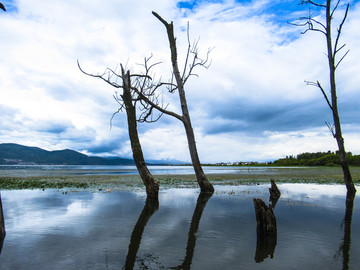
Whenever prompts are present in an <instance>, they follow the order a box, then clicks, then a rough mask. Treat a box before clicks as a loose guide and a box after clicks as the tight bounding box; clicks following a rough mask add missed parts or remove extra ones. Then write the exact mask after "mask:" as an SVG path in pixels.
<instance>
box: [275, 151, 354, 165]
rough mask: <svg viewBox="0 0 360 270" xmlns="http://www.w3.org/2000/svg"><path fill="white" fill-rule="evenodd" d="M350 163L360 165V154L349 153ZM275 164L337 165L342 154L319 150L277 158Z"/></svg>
mask: <svg viewBox="0 0 360 270" xmlns="http://www.w3.org/2000/svg"><path fill="white" fill-rule="evenodd" d="M347 159H348V162H349V165H352V166H360V155H353V154H352V153H351V152H349V153H347ZM272 164H273V165H277V166H298V165H300V166H336V165H340V155H339V153H338V152H336V153H334V152H331V151H328V152H317V153H303V154H299V155H297V156H296V157H294V156H287V157H286V158H282V159H278V160H275V161H274V162H273V163H272Z"/></svg>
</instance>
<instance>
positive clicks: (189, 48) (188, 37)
mask: <svg viewBox="0 0 360 270" xmlns="http://www.w3.org/2000/svg"><path fill="white" fill-rule="evenodd" d="M187 40H188V49H187V53H186V59H185V64H184V71H183V75H182V76H181V78H182V79H183V80H184V78H185V73H186V67H187V63H188V60H189V55H190V50H191V43H190V34H189V22H188V23H187Z"/></svg>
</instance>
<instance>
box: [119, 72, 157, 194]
mask: <svg viewBox="0 0 360 270" xmlns="http://www.w3.org/2000/svg"><path fill="white" fill-rule="evenodd" d="M122 73H123V81H124V88H123V90H124V91H123V95H122V97H123V100H124V104H125V109H126V115H127V119H128V121H127V122H128V129H129V137H130V142H131V149H132V152H133V157H134V161H135V164H136V168H137V169H138V171H139V174H140V177H141V179H142V181H143V183H144V185H145V188H146V194H147V196H149V197H158V193H159V184H158V182H157V181H156V179H155V178H154V177H153V176H152V174H151V173H150V171H149V169H148V168H147V166H146V163H145V160H144V155H143V151H142V148H141V144H140V140H139V136H138V131H137V122H136V108H135V106H134V104H133V100H132V96H131V91H130V90H131V85H130V84H131V82H130V74H129V72H127V73H125V72H124V70H122Z"/></svg>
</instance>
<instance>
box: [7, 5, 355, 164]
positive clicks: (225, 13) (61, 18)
mask: <svg viewBox="0 0 360 270" xmlns="http://www.w3.org/2000/svg"><path fill="white" fill-rule="evenodd" d="M1 2H2V3H3V4H4V5H5V7H6V8H7V12H3V11H2V10H0V40H1V42H0V48H1V50H0V51H1V54H0V115H1V121H0V143H19V144H24V145H29V146H37V147H41V148H44V149H47V150H59V149H65V148H69V149H73V150H77V151H80V152H82V153H85V154H89V155H99V156H121V157H131V149H130V144H129V139H128V134H127V123H126V116H125V113H124V112H123V113H120V114H117V115H116V116H115V118H114V119H113V122H112V128H111V129H110V119H111V117H112V114H113V113H114V112H115V111H116V110H117V109H118V104H117V103H116V102H115V100H114V99H113V94H114V93H115V90H116V89H115V88H113V87H111V86H110V85H108V84H106V83H104V82H103V81H101V80H98V79H95V78H91V77H88V76H86V75H84V74H83V73H81V72H80V70H79V69H78V67H77V60H79V62H80V63H81V66H82V67H83V69H85V70H86V71H88V72H90V73H102V72H103V71H104V70H105V68H106V67H110V68H114V69H115V68H117V67H118V66H119V64H120V63H122V64H124V65H126V66H127V67H128V68H129V69H131V71H133V72H137V71H140V70H141V66H139V65H138V64H139V63H142V61H143V59H144V57H149V56H150V55H153V61H154V62H162V64H161V65H158V66H157V67H156V70H155V71H156V76H157V77H159V78H160V77H161V78H162V79H164V80H167V79H168V78H170V75H171V66H170V64H169V59H170V53H169V46H168V41H167V36H166V31H165V28H164V26H163V25H162V24H161V23H160V22H159V21H158V20H157V19H156V18H155V17H154V16H153V15H152V14H151V11H153V10H154V11H156V12H157V13H159V14H160V15H161V16H162V17H163V18H164V19H166V20H168V21H174V25H175V34H176V37H177V43H178V50H179V61H180V64H181V63H183V62H184V59H185V56H186V55H185V52H186V46H187V39H186V26H187V22H189V24H190V36H191V37H190V39H191V40H194V39H196V38H198V37H200V41H199V53H200V56H205V55H206V52H207V50H208V49H209V48H213V49H212V51H211V54H210V58H211V61H212V62H211V66H210V67H209V68H208V69H201V68H200V69H198V70H197V71H196V73H197V74H198V77H192V78H191V79H190V81H188V83H187V85H186V94H187V99H188V104H189V107H190V114H191V117H192V121H193V127H194V130H195V136H196V141H197V145H198V150H199V154H200V159H201V161H202V162H220V161H224V162H231V161H250V160H252V161H268V160H274V159H277V158H281V157H284V156H286V155H292V154H294V155H296V154H299V153H303V152H313V151H327V150H333V151H334V150H336V149H337V148H336V142H335V140H334V139H333V138H332V135H331V133H330V132H329V130H328V128H327V127H326V125H325V121H328V122H332V116H331V112H330V109H329V108H328V106H327V104H326V102H325V100H324V98H323V96H322V94H321V92H320V90H319V89H317V88H316V87H311V86H307V85H306V83H305V82H304V81H305V80H308V81H316V80H319V81H320V82H321V83H322V85H323V86H324V88H328V70H327V58H326V44H325V40H324V36H323V35H322V34H320V33H315V32H308V33H306V34H305V35H301V31H302V30H304V29H302V28H299V27H295V26H292V25H290V24H288V21H293V20H295V19H297V18H299V17H301V16H307V15H308V14H309V13H310V14H312V15H313V16H319V17H318V18H319V20H321V15H322V14H321V12H320V13H319V10H316V9H310V10H309V8H308V7H307V6H303V5H298V2H299V1H297V0H294V1H288V0H246V1H235V0H209V1H207V0H202V1H201V0H200V1H196V0H194V1H176V0H152V1H147V0H142V1H139V0H107V1H100V0H93V1H88V0H77V1H73V0H71V1H70V0H51V1H40V0H32V1H29V0H14V1H9V0H1ZM345 2H346V1H342V2H341V4H343V3H345ZM359 2H360V1H350V5H351V7H350V12H349V16H348V20H347V21H346V24H345V26H344V29H343V35H342V39H341V41H342V43H346V48H345V50H346V49H350V52H349V54H348V55H347V57H346V58H345V59H344V60H343V62H342V63H341V65H340V66H339V68H338V70H337V82H338V101H339V109H340V113H341V114H340V116H341V119H342V125H343V133H344V138H345V144H346V149H347V151H352V152H353V153H354V154H360V140H359V137H360V110H359V107H360V106H359V103H360V89H359V87H360V75H359V73H360V62H359V59H360V31H359V25H360V3H359ZM343 11H344V9H343V6H340V7H339V11H338V16H336V18H335V23H336V21H337V22H338V21H339V19H341V16H342V15H343ZM334 30H335V29H334ZM345 50H344V52H345ZM163 94H164V100H166V101H169V102H170V107H169V108H171V109H173V110H175V111H177V112H178V111H179V107H178V101H177V99H178V96H177V93H175V94H168V93H167V92H166V91H163ZM169 95H170V96H169ZM139 133H140V137H141V142H142V145H143V150H144V152H145V157H146V159H176V160H181V161H189V160H190V157H189V153H188V148H187V142H186V137H185V133H184V129H183V126H182V124H181V122H179V121H178V120H177V119H174V118H171V117H169V116H163V117H162V118H161V119H160V121H158V122H156V123H153V124H146V123H142V124H139Z"/></svg>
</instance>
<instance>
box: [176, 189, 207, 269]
mask: <svg viewBox="0 0 360 270" xmlns="http://www.w3.org/2000/svg"><path fill="white" fill-rule="evenodd" d="M211 196H212V193H205V192H201V193H200V194H199V197H198V199H197V202H196V207H195V210H194V214H193V216H192V219H191V224H190V230H189V234H188V241H187V245H186V254H185V258H184V260H183V263H182V264H181V265H179V266H176V267H171V269H183V270H187V269H191V263H192V259H193V256H194V251H195V245H196V233H197V231H198V229H199V224H200V219H201V216H202V213H203V211H204V208H205V206H206V203H207V202H208V201H209V199H210V198H211Z"/></svg>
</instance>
